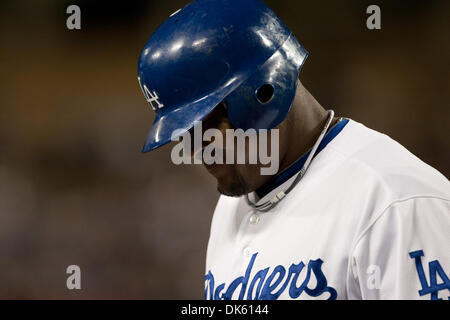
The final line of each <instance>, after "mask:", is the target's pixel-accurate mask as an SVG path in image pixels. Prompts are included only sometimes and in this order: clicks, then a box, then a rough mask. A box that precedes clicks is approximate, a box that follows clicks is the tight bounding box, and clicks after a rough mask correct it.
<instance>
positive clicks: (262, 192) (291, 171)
mask: <svg viewBox="0 0 450 320" xmlns="http://www.w3.org/2000/svg"><path fill="white" fill-rule="evenodd" d="M348 121H349V120H348V119H346V118H344V119H342V120H341V121H339V122H338V123H337V124H336V125H335V126H334V127H333V128H331V130H330V131H329V132H328V133H327V134H326V135H325V137H324V138H323V140H322V142H321V143H320V144H319V147H318V148H317V151H316V154H315V155H314V157H313V159H314V158H315V157H316V156H317V155H318V154H319V153H320V151H322V150H323V149H324V148H325V147H326V146H327V144H328V143H330V142H331V141H332V140H333V139H334V138H335V137H336V136H337V135H338V134H339V133H340V132H341V131H342V129H344V127H345V125H346V124H347V123H348ZM310 152H311V150H309V151H308V152H306V153H305V154H304V155H303V156H301V157H300V158H299V159H298V160H296V161H295V162H294V163H292V164H291V165H290V166H289V167H287V168H286V169H284V170H283V171H282V172H279V173H278V174H277V175H275V176H274V177H273V178H272V179H270V180H269V182H267V183H265V184H264V185H263V186H261V187H260V188H258V189H257V190H256V191H255V192H256V195H257V196H258V197H259V199H262V198H263V197H264V196H266V195H267V194H269V192H271V191H272V190H274V189H275V188H277V187H279V186H280V185H281V184H283V183H284V182H286V181H287V180H289V179H290V178H292V177H293V176H294V175H295V174H296V173H298V172H299V171H300V170H301V169H302V167H303V165H304V164H305V161H306V159H307V158H308V155H309V153H310Z"/></svg>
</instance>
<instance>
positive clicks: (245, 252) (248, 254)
mask: <svg viewBox="0 0 450 320" xmlns="http://www.w3.org/2000/svg"><path fill="white" fill-rule="evenodd" d="M251 255H252V249H251V248H250V247H247V248H245V249H244V256H246V257H250V256H251Z"/></svg>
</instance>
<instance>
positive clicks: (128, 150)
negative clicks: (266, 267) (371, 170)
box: [0, 0, 450, 299]
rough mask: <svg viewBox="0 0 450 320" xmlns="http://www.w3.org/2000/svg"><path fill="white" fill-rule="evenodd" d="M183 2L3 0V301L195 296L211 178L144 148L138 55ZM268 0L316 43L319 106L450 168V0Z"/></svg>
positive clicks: (313, 84)
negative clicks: (373, 12)
mask: <svg viewBox="0 0 450 320" xmlns="http://www.w3.org/2000/svg"><path fill="white" fill-rule="evenodd" d="M186 3H187V1H179V0H176V1H162V0H159V1H151V0H147V1H132V0H129V1H61V0H53V1H50V0H47V1H31V0H30V1H23V0H21V1H12V0H10V1H1V2H0V37H1V42H0V43H1V44H0V45H1V52H0V67H1V86H0V90H1V95H0V99H1V100H0V298H3V299H5V298H7V299H19V298H20V299H22V298H28V299H73V298H85V299H107V298H111V299H119V298H124V299H131V298H133V299H202V298H203V285H204V284H203V275H204V261H205V252H206V246H207V241H208V236H209V225H210V221H211V217H212V213H213V210H214V207H215V203H216V201H217V199H218V196H219V195H218V193H217V192H216V185H215V181H214V179H213V178H211V177H210V176H209V175H208V174H207V172H206V170H204V168H203V167H202V166H200V165H195V166H194V165H191V166H175V165H173V164H172V162H171V161H170V150H171V146H170V145H169V146H165V147H163V148H161V149H159V150H157V151H154V152H152V153H148V154H141V153H140V150H141V148H142V145H143V142H144V139H145V137H146V134H147V132H148V130H149V128H150V126H151V123H152V121H153V117H154V114H153V112H152V111H151V110H150V108H149V106H148V104H147V103H146V102H145V100H144V97H143V95H142V93H141V91H140V88H139V86H138V82H137V75H136V69H137V60H138V57H139V54H140V51H141V49H142V47H143V46H144V44H145V42H146V41H147V39H148V37H149V36H150V35H151V33H152V32H153V31H154V30H155V29H156V27H157V26H158V25H159V24H160V23H161V22H163V21H164V20H165V19H166V18H167V17H168V16H169V15H170V14H171V13H172V12H174V11H176V10H177V9H179V8H180V7H182V6H184V5H185V4H186ZM266 3H267V4H268V5H269V6H271V7H272V9H274V10H275V12H277V13H278V15H279V16H280V17H281V18H282V20H283V21H284V22H285V23H286V24H287V25H288V27H289V28H290V29H292V31H293V32H294V33H295V35H296V36H297V38H298V39H299V40H300V41H301V42H302V44H303V45H304V47H305V48H306V49H307V50H308V51H309V52H310V55H309V58H308V60H307V62H306V63H305V65H304V67H303V70H302V72H301V76H300V78H301V80H302V82H303V83H304V85H305V86H306V87H307V88H308V89H309V90H310V92H311V93H312V94H313V95H314V96H315V97H316V99H317V100H318V101H319V102H321V103H322V105H323V106H324V107H325V108H333V109H334V110H335V111H336V112H337V113H338V114H339V115H342V116H347V117H350V118H352V119H355V120H357V121H360V122H362V123H364V124H365V125H367V126H369V127H371V128H374V129H376V130H379V131H382V132H384V133H386V134H388V135H390V136H391V137H393V138H394V139H396V140H397V141H399V142H400V143H401V144H403V145H404V146H406V147H407V148H408V149H409V150H410V151H412V152H413V153H415V154H416V155H417V156H419V157H420V158H421V159H422V160H424V161H425V162H427V163H429V164H430V165H431V166H433V167H435V168H436V169H438V170H439V171H441V172H442V173H443V174H444V175H445V176H446V177H447V178H448V177H449V172H450V161H449V160H450V151H449V150H450V138H449V135H448V127H449V124H450V123H449V100H450V81H449V78H450V67H449V60H450V41H449V39H450V23H449V14H450V2H449V1H445V0H443V1H437V0H434V1H415V0H410V1H407V2H406V1H370V2H369V1H360V0H359V1H358V0H354V1H348V0H347V1H300V0H296V1H289V0H276V1H275V0H270V1H269V0H267V1H266ZM70 4H77V5H79V6H80V8H81V30H68V29H67V28H66V19H67V17H68V14H66V8H67V6H68V5H70ZM370 4H377V5H379V6H380V8H381V27H382V29H381V30H374V31H371V30H368V29H367V28H366V19H367V17H368V15H367V14H366V8H367V6H368V5H370ZM71 264H76V265H79V266H80V267H81V285H82V289H81V290H72V291H70V290H68V289H67V288H66V278H67V276H68V275H67V274H66V268H67V266H69V265H71Z"/></svg>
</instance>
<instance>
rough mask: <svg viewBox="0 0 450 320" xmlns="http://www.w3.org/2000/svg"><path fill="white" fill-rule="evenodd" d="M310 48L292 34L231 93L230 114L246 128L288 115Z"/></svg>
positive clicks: (263, 125)
mask: <svg viewBox="0 0 450 320" xmlns="http://www.w3.org/2000/svg"><path fill="white" fill-rule="evenodd" d="M306 56H307V52H306V50H305V49H304V48H303V47H302V46H301V45H300V43H298V41H297V40H296V39H295V37H294V36H293V35H292V34H291V35H290V36H289V38H288V39H287V40H286V41H285V43H284V44H283V45H282V46H281V47H280V48H279V49H278V50H277V51H276V52H275V53H274V54H273V55H272V56H271V57H270V58H269V59H268V60H267V61H266V62H265V63H264V64H263V65H262V66H260V67H259V68H258V69H257V70H256V71H255V72H254V73H252V75H251V76H250V77H249V78H247V79H246V80H245V81H244V82H243V83H242V84H240V85H239V86H238V87H237V88H236V89H235V90H234V91H233V92H231V93H230V94H229V95H228V96H227V97H226V101H227V104H228V117H229V118H230V121H231V123H232V124H233V125H234V126H235V127H236V128H240V129H243V130H247V129H250V128H252V129H255V130H259V129H272V128H274V127H276V126H277V125H279V124H280V123H281V122H282V121H283V120H284V118H286V116H287V114H288V112H289V110H290V108H291V105H292V102H293V100H294V96H295V91H296V89H297V84H298V74H299V72H300V68H301V66H302V64H303V62H304V60H305V59H306Z"/></svg>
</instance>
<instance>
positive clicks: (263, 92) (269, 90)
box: [256, 83, 274, 104]
mask: <svg viewBox="0 0 450 320" xmlns="http://www.w3.org/2000/svg"><path fill="white" fill-rule="evenodd" d="M273 90H274V89H273V86H272V85H271V84H268V83H266V84H263V85H262V86H261V87H259V88H258V89H257V90H256V99H257V100H258V102H259V103H262V104H264V103H267V102H269V101H270V100H272V98H273Z"/></svg>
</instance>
